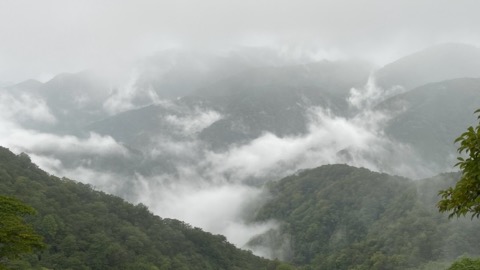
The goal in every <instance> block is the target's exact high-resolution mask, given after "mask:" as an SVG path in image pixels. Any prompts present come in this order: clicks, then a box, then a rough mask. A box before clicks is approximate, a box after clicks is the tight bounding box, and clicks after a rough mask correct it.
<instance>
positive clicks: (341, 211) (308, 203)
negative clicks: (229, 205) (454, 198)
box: [250, 165, 480, 269]
mask: <svg viewBox="0 0 480 270" xmlns="http://www.w3.org/2000/svg"><path fill="white" fill-rule="evenodd" d="M456 179H458V175H457V174H444V175H439V176H437V177H434V178H430V179H423V180H419V181H411V180H409V179H406V178H402V177H397V176H390V175H387V174H382V173H376V172H372V171H369V170H367V169H363V168H355V167H350V166H347V165H324V166H321V167H318V168H315V169H310V170H303V171H300V172H298V173H297V174H295V175H292V176H289V177H286V178H284V179H282V180H280V181H278V182H273V183H271V184H270V185H269V187H268V189H269V191H270V197H269V199H268V200H267V202H266V204H265V205H263V206H261V207H259V209H258V210H257V214H256V219H255V220H256V221H262V220H269V219H275V220H277V221H279V222H281V225H280V228H279V229H278V230H276V231H275V230H272V231H270V232H267V233H265V234H263V235H260V236H258V237H257V238H256V239H253V240H251V241H250V245H252V246H263V247H266V248H267V249H268V247H270V252H271V253H272V254H273V255H276V256H283V258H285V259H287V260H289V261H291V262H293V263H294V264H297V265H300V266H304V267H305V269H424V268H422V267H423V266H425V265H430V266H431V265H435V264H440V265H441V264H442V262H447V261H451V260H454V259H455V258H456V257H458V256H460V255H464V254H466V255H471V256H478V255H479V253H478V248H479V247H480V246H479V245H478V239H480V234H479V233H478V232H479V230H478V229H479V228H480V227H479V226H480V224H478V221H471V220H469V219H464V220H463V219H461V220H449V219H448V218H447V216H446V215H442V214H439V213H438V210H437V209H436V207H435V203H436V201H437V200H438V198H437V197H436V195H437V193H436V192H438V190H439V189H441V188H445V186H449V185H452V184H453V183H454V182H455V180H456ZM446 265H448V263H445V264H443V267H445V266H446ZM435 269H442V268H441V267H437V268H435Z"/></svg>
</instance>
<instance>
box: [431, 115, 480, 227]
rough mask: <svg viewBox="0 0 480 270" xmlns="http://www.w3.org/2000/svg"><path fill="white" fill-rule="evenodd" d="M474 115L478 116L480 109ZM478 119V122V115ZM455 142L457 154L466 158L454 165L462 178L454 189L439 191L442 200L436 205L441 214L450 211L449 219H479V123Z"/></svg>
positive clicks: (460, 159)
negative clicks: (457, 145)
mask: <svg viewBox="0 0 480 270" xmlns="http://www.w3.org/2000/svg"><path fill="white" fill-rule="evenodd" d="M475 113H476V114H477V113H478V114H480V109H479V110H477V111H475ZM478 119H479V120H480V115H479V116H478ZM455 142H460V147H459V148H458V152H459V154H462V153H465V154H466V155H467V157H458V160H459V162H458V163H457V164H456V165H455V166H458V167H459V168H460V170H461V171H462V177H461V179H460V180H459V181H458V182H457V184H456V185H455V187H454V188H452V187H450V188H448V189H446V190H442V191H440V195H441V196H442V200H441V201H440V202H439V203H438V208H439V210H440V211H441V212H450V211H451V214H450V217H452V216H457V217H458V216H465V215H466V214H467V213H471V214H472V218H473V217H479V216H480V122H479V124H478V125H477V126H476V127H472V126H470V127H469V128H468V129H467V131H466V132H464V133H463V134H462V135H460V137H458V138H457V139H456V140H455Z"/></svg>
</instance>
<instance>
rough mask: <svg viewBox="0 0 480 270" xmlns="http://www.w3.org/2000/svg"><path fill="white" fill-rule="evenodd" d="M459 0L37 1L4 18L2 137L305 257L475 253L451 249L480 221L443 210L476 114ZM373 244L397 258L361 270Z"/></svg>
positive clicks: (254, 246) (79, 175) (326, 265)
mask: <svg viewBox="0 0 480 270" xmlns="http://www.w3.org/2000/svg"><path fill="white" fill-rule="evenodd" d="M20 2H22V1H20ZM461 2H465V5H464V6H463V7H460V6H462V5H461V4H453V3H447V1H440V2H439V3H437V2H434V1H419V2H418V3H417V2H415V1H404V2H400V1H394V2H392V3H391V5H390V6H389V5H387V4H385V3H383V2H381V1H373V0H371V1H366V2H365V3H364V4H363V6H362V5H361V4H358V3H353V1H352V2H349V3H348V4H347V3H346V2H345V6H343V5H340V4H337V3H334V2H332V1H319V2H318V4H315V3H314V1H300V2H299V3H296V4H292V3H290V2H287V1H280V3H278V7H279V8H278V10H277V8H276V7H277V3H273V1H260V3H259V4H258V6H256V5H254V4H253V3H252V2H250V1H247V2H246V3H244V4H240V3H233V4H232V6H229V5H226V4H224V3H220V2H219V1H213V0H212V1H206V2H205V3H204V4H199V3H188V1H179V3H177V4H173V3H163V4H164V5H165V7H164V8H163V9H162V5H161V4H157V3H154V2H150V1H141V3H139V4H138V5H136V4H135V5H134V4H133V2H126V3H121V4H117V3H114V2H110V1H106V2H105V3H102V4H98V5H97V4H96V3H94V2H91V1H86V2H85V4H80V3H79V2H75V3H74V4H71V6H69V4H65V3H61V2H59V1H47V2H46V3H45V4H38V3H30V5H27V6H28V8H27V9H26V11H25V13H23V15H24V16H26V17H25V20H26V21H20V19H19V18H11V16H10V18H11V20H13V21H12V22H13V23H12V22H11V23H10V25H9V26H5V22H6V20H7V19H5V18H3V19H0V25H3V26H0V33H2V34H5V37H7V36H9V39H8V41H7V42H5V44H3V45H0V51H1V52H0V61H3V63H2V64H0V82H2V83H1V84H0V146H2V147H5V148H8V149H9V150H10V151H12V152H13V153H15V154H17V155H18V154H20V153H25V154H27V155H28V156H29V157H30V159H31V161H32V162H33V163H35V164H36V165H37V166H38V167H39V168H40V169H42V170H44V171H46V172H47V173H49V174H52V175H56V176H58V177H66V178H69V179H74V180H75V181H78V182H81V183H84V184H88V185H90V186H91V187H92V188H93V189H94V190H98V191H103V192H106V193H108V194H113V195H116V196H119V197H121V198H123V199H125V200H126V201H128V202H131V203H133V204H140V203H141V204H142V205H145V206H146V207H147V208H148V209H149V211H151V212H152V213H153V214H155V215H158V216H160V217H161V218H172V219H178V220H181V221H183V222H186V223H188V224H190V225H192V226H194V227H199V228H201V229H203V230H205V231H207V232H210V233H213V234H221V235H224V236H225V237H226V239H227V240H228V241H229V242H231V243H233V244H234V245H235V246H236V247H238V248H242V249H248V250H251V251H252V252H253V254H255V255H258V256H262V257H265V258H268V259H275V258H278V259H280V260H283V261H286V262H289V263H291V264H292V265H295V266H299V267H301V266H308V265H310V266H312V267H320V268H319V269H351V268H349V267H352V266H354V265H362V267H367V268H365V269H407V268H408V267H410V268H408V269H427V268H420V266H422V265H427V264H428V263H431V265H433V263H432V262H435V263H436V262H440V263H444V262H450V261H452V260H454V259H456V258H457V257H459V256H461V255H464V254H466V255H469V256H479V255H480V254H478V249H476V248H477V244H475V243H470V242H469V243H468V245H467V244H465V245H461V244H459V243H461V242H462V241H467V240H466V239H467V238H468V237H465V235H463V234H462V231H463V232H464V233H465V234H467V232H468V233H472V235H473V236H472V239H477V240H478V238H475V237H476V236H477V234H478V233H476V231H478V226H479V225H478V224H477V223H478V221H475V220H474V221H470V220H468V222H467V221H465V220H463V221H462V220H456V221H455V220H450V221H449V220H448V219H447V216H446V215H442V214H439V213H437V212H438V211H437V209H436V207H435V205H436V202H437V200H438V197H436V195H437V192H438V190H440V189H441V188H446V187H447V186H448V185H451V184H453V183H455V180H456V179H458V177H459V175H458V173H457V170H458V169H457V168H454V166H453V165H454V164H455V163H456V160H457V156H458V154H457V150H456V149H457V147H458V145H455V144H454V140H455V139H456V138H457V137H458V136H459V135H460V134H462V133H463V132H464V131H465V130H466V129H467V127H469V126H471V125H475V124H476V123H477V122H476V120H477V119H476V116H474V114H473V112H474V111H475V110H477V109H478V108H480V47H479V45H480V38H479V36H478V33H480V29H478V26H477V25H480V22H478V20H479V19H478V18H473V16H472V7H470V8H469V6H478V4H474V3H471V2H470V1H461ZM180 3H181V4H180ZM342 3H343V2H342ZM0 5H4V6H5V7H9V8H11V9H12V10H13V11H14V12H13V13H18V12H20V11H19V10H20V8H21V4H18V3H7V2H6V1H0ZM182 5H185V6H186V7H188V8H187V9H188V10H184V11H182ZM54 6H55V9H54ZM272 6H275V8H273V9H274V10H276V11H275V12H274V11H272V10H269V9H268V8H267V7H272ZM452 6H453V7H452ZM109 7H111V8H112V9H111V10H109V9H108V8H109ZM34 8H38V15H36V14H34V12H33V11H32V10H31V9H34ZM56 8H58V9H56ZM235 8H237V9H238V14H237V13H235V14H236V15H232V17H228V14H230V13H232V14H234V12H233V11H232V10H231V9H235ZM324 8H328V9H330V11H331V12H333V14H336V15H337V16H333V15H327V13H326V11H323V9H324ZM355 8H357V9H358V11H359V13H358V14H357V13H356V12H354V9H355ZM430 8H435V9H436V12H429V9H430ZM72 9H75V10H72ZM190 9H192V10H190ZM195 9H196V10H197V11H193V10H195ZM289 9H290V10H289ZM53 10H58V12H57V11H55V12H54V11H53ZM152 10H158V12H159V14H155V13H154V12H153V11H152ZM314 10H315V11H316V12H317V13H315V12H313V11H314ZM389 10H390V11H391V10H396V11H397V12H398V13H395V14H399V15H395V16H393V17H392V18H390V19H391V22H390V25H388V24H386V23H385V22H384V21H385V20H386V17H385V14H384V13H388V12H389ZM412 10H413V11H412ZM222 12H224V13H222ZM382 12H384V13H382ZM448 12H450V13H451V14H452V15H451V16H452V17H453V18H456V19H458V18H463V20H458V21H456V22H453V19H452V20H451V21H450V20H449V22H451V25H446V24H447V23H446V22H441V21H442V18H443V17H442V15H445V14H446V13H448ZM5 13H6V11H5V9H4V8H1V7H0V17H2V16H1V15H2V14H3V15H5ZM60 13H61V14H60ZM169 13H172V14H169ZM45 14H52V16H51V17H50V18H47V19H46V20H45V21H44V22H41V23H40V24H39V25H38V27H34V26H33V25H32V23H33V22H34V20H35V19H36V18H40V17H41V15H45ZM72 14H75V18H69V16H71V15H72ZM242 14H243V15H247V14H248V15H249V16H252V17H251V20H250V21H249V20H246V19H243V18H242V16H241V15H242ZM408 14H410V15H412V14H413V15H415V16H413V15H412V17H411V20H408V19H407V17H408ZM127 15H128V16H127ZM162 15H163V17H162ZM206 15H211V16H210V17H208V16H206ZM289 15H290V16H292V19H287V18H288V16H289ZM322 15H323V16H324V17H322ZM420 15H424V16H425V17H427V18H429V20H423V19H421V18H419V17H421V16H420ZM82 16H90V18H91V20H89V21H88V22H87V21H85V20H83V19H82ZM102 16H104V17H105V18H102ZM189 16H190V19H188V18H189ZM197 16H198V17H197ZM205 16H206V17H205ZM262 16H265V17H263V18H260V17H262ZM199 17H201V18H204V20H203V21H202V20H201V19H200V18H199ZM318 17H322V18H318ZM340 17H341V18H345V20H341V19H339V18H340ZM471 17H472V18H471ZM475 17H477V16H475ZM180 18H184V20H185V21H181V20H180ZM346 18H350V19H348V20H347V19H346ZM366 18H369V20H371V22H370V21H369V20H367V19H366ZM108 20H111V22H107V21H108ZM79 21H81V22H79ZM200 21H202V23H203V24H204V28H205V29H202V30H200V29H197V28H196V26H197V25H198V27H199V28H203V27H201V26H200V23H199V22H200ZM222 21H223V22H224V24H223V26H222V25H221V22H222ZM246 21H248V23H246ZM62 22H64V23H65V26H64V27H70V28H71V29H72V30H71V33H70V32H69V31H67V30H65V29H64V27H62V26H59V23H62ZM115 22H116V23H118V25H115ZM167 22H170V26H169V27H167V26H165V25H162V23H167ZM440 22H441V24H440ZM16 24H17V25H16ZM439 24H440V25H439ZM15 25H16V26H15ZM17 28H18V29H17ZM59 29H60V30H61V31H60V30H59ZM278 29H283V30H278ZM36 31H39V32H38V33H37V32H36ZM55 31H60V32H55ZM361 31H364V33H363V34H362V33H359V32H361ZM20 33H21V34H20ZM74 33H77V34H78V37H77V38H78V39H79V40H78V41H72V40H71V39H72V38H73V36H75V35H74ZM42 34H43V35H44V37H42V38H40V41H39V43H38V47H36V48H33V49H31V50H30V49H29V48H30V46H33V47H35V45H34V44H30V45H25V44H26V42H32V39H33V37H28V35H32V36H36V37H38V36H39V35H40V36H41V35H42ZM90 35H91V36H90ZM89 39H95V41H94V40H89ZM56 42H58V43H62V42H63V43H64V45H61V44H57V43H56ZM20 44H23V45H24V47H23V46H20ZM53 44H56V45H55V46H54V45H53ZM49 46H52V48H50V47H49ZM8 50H14V53H11V54H9V53H8V52H7V51H8ZM49 55H50V56H49ZM2 59H3V60H2ZM5 155H7V154H5ZM347 194H348V195H347ZM400 212H401V213H402V214H398V213H400ZM389 224H395V226H394V225H391V226H390V225H389ZM408 224H414V225H412V226H416V227H414V228H413V227H409V225H408ZM169 226H170V225H169ZM172 226H173V225H172ZM442 231H448V232H450V234H449V236H442V233H441V232H442ZM379 232H380V233H379ZM402 233H403V235H404V239H406V240H405V241H406V242H402V241H404V240H399V239H400V238H399V239H396V238H395V239H394V238H392V237H391V236H392V235H397V234H398V235H400V234H402ZM446 235H447V234H446ZM375 237H376V238H375ZM371 239H374V240H371ZM472 239H471V240H472ZM425 242H428V243H429V244H430V246H422V245H423V244H422V243H425ZM467 242H468V241H467ZM472 242H474V241H473V240H472ZM351 243H355V245H351ZM372 243H374V244H372ZM464 243H466V242H464ZM409 245H411V246H414V247H415V248H416V249H412V250H414V251H411V252H410V251H409V250H408V248H406V247H407V246H409ZM387 246H389V247H391V249H388V248H386V247H387ZM362 250H363V251H364V255H362V256H363V257H362V256H360V255H358V254H360V253H362V252H361V251H362ZM392 250H394V251H392ZM378 252H380V253H381V254H383V255H384V256H385V258H384V261H383V262H384V263H385V264H384V267H387V266H385V265H390V266H391V265H393V266H392V268H388V267H387V268H382V267H380V266H379V267H380V268H369V267H373V266H372V265H373V261H374V259H372V258H375V260H378V261H380V259H379V258H378V257H375V256H377V255H378V254H379V253H378ZM395 252H397V253H398V254H401V255H398V256H400V257H401V258H400V257H398V256H397V257H395V254H396V253H395ZM409 252H410V253H409ZM330 255H331V256H330ZM245 256H246V255H245ZM329 256H330V257H329ZM342 256H343V257H342ZM355 256H358V257H355ZM402 256H404V257H402ZM338 258H344V261H345V263H344V264H341V266H339V265H337V266H335V265H336V264H335V263H338V261H337V262H335V260H337V259H338ZM346 258H358V260H357V261H355V260H354V259H351V261H348V260H347V259H346ZM399 258H400V259H399ZM338 260H340V259H338ZM256 262H257V261H256ZM342 262H343V261H342ZM261 263H263V262H261V261H258V264H261ZM335 267H339V268H335ZM415 267H418V268H415ZM166 269H168V268H166ZM305 269H308V268H305ZM315 269H316V268H315ZM359 269H364V268H359ZM428 269H430V268H428ZM431 269H434V268H431ZM438 269H443V268H438Z"/></svg>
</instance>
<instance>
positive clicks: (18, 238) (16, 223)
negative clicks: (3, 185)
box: [0, 196, 44, 269]
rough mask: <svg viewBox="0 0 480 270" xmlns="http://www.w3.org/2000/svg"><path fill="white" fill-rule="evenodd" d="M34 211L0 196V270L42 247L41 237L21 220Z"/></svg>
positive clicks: (16, 201) (14, 200) (12, 199)
mask: <svg viewBox="0 0 480 270" xmlns="http://www.w3.org/2000/svg"><path fill="white" fill-rule="evenodd" d="M33 214H35V210H34V209H33V208H31V207H30V206H27V205H25V204H23V203H22V202H20V201H19V200H17V199H15V198H10V197H5V196H0V269H2V267H3V266H4V264H5V263H6V262H7V261H8V260H11V259H17V258H19V256H20V255H21V254H23V253H30V252H32V251H33V250H34V249H41V248H43V247H44V244H43V241H42V237H41V236H40V235H38V234H37V233H35V231H34V230H33V228H32V226H31V225H30V224H27V223H26V222H25V220H24V219H23V218H24V216H26V215H33Z"/></svg>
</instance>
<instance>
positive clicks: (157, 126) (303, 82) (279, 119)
mask: <svg viewBox="0 0 480 270" xmlns="http://www.w3.org/2000/svg"><path fill="white" fill-rule="evenodd" d="M369 69H370V65H369V64H367V63H365V62H360V61H339V62H330V61H322V62H317V63H312V64H305V65H294V66H285V67H264V68H254V69H250V70H247V71H244V72H241V73H238V74H235V75H232V76H230V77H228V78H225V79H221V80H219V81H216V82H214V83H211V84H209V85H207V86H204V87H203V88H199V89H197V90H196V91H194V92H193V93H192V94H190V95H187V96H184V97H182V98H180V99H177V100H174V101H171V104H170V105H171V106H168V108H167V107H166V106H164V105H162V104H160V105H154V106H148V107H144V108H141V109H135V110H132V111H129V112H125V113H122V114H121V115H116V116H113V117H110V118H107V119H104V120H102V121H98V122H96V123H93V124H92V125H89V126H88V127H87V130H89V131H94V132H98V133H100V134H105V135H107V134H108V135H110V136H112V137H114V138H116V139H117V138H118V139H119V140H120V141H122V142H124V143H127V144H130V143H131V142H133V144H130V145H131V146H132V147H134V148H137V147H138V144H137V143H136V142H134V141H138V142H140V141H143V142H145V141H147V142H148V141H149V140H150V139H149V138H152V137H155V136H157V137H158V136H160V137H162V136H165V134H167V135H166V136H169V135H168V134H169V132H170V131H171V129H169V128H167V127H166V126H165V125H166V124H165V123H164V122H162V121H164V119H163V118H164V117H167V116H168V115H175V116H187V115H189V113H193V114H197V115H198V114H199V113H201V112H205V111H213V112H218V113H219V114H220V116H221V117H220V118H219V119H217V121H214V122H212V123H210V125H207V126H204V127H203V128H202V129H200V130H198V138H200V139H201V140H202V141H203V142H205V143H207V144H208V145H209V146H210V147H212V148H213V149H224V148H226V147H228V146H229V145H232V144H241V143H245V142H247V141H249V140H251V139H254V138H256V137H258V136H260V135H261V134H263V133H265V132H271V133H274V134H276V135H278V136H287V135H295V134H301V133H304V132H305V131H306V129H307V123H308V111H307V110H308V109H309V108H310V107H312V106H321V107H324V108H329V109H331V110H332V111H333V112H336V113H339V114H341V113H345V111H346V110H347V109H348V104H347V102H346V97H347V96H348V94H349V91H350V89H351V88H352V87H360V86H362V85H363V84H365V83H366V81H367V79H368V75H369ZM150 113H152V114H151V115H150ZM133 119H137V120H136V121H132V120H133ZM140 119H142V122H143V123H141V124H139V123H138V120H140ZM129 123H133V124H131V125H130V124H129ZM138 125H142V128H140V129H139V127H138ZM120 127H121V128H120ZM140 130H141V131H142V132H141V136H142V137H138V138H137V139H134V138H133V137H132V136H133V135H135V136H136V135H137V134H140V132H139V131H140Z"/></svg>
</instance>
